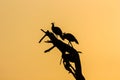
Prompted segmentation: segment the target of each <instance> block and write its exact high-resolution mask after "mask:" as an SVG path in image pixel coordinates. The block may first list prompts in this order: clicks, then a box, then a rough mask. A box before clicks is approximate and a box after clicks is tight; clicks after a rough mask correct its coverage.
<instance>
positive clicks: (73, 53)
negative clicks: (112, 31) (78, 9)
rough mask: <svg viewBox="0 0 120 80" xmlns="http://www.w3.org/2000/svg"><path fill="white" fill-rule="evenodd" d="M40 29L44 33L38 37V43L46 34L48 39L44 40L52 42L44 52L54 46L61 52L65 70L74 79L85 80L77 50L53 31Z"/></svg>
mask: <svg viewBox="0 0 120 80" xmlns="http://www.w3.org/2000/svg"><path fill="white" fill-rule="evenodd" d="M41 31H43V32H44V33H45V35H44V36H43V37H42V38H41V39H40V41H39V43H40V42H41V41H42V40H43V39H44V38H45V36H47V37H49V39H50V40H48V41H45V42H46V43H52V44H53V46H52V47H50V48H49V49H47V50H45V53H46V52H49V51H50V50H52V49H53V48H54V47H56V48H57V49H58V50H59V51H60V52H61V53H62V59H63V65H64V68H65V70H67V71H68V72H69V73H71V74H72V75H73V77H74V78H75V79H76V80H85V78H84V76H83V75H82V69H81V62H80V57H79V54H78V53H79V52H78V51H77V50H76V49H74V48H73V47H72V46H70V45H68V44H66V43H64V42H63V41H62V40H59V39H58V38H56V37H55V35H54V33H52V32H50V31H48V30H47V31H44V30H43V29H41ZM71 63H74V65H75V67H73V66H72V65H71Z"/></svg>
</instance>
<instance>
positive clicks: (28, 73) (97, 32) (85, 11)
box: [0, 0, 120, 80]
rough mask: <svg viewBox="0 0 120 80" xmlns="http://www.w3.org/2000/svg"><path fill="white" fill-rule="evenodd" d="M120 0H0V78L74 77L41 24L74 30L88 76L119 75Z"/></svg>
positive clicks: (109, 79)
mask: <svg viewBox="0 0 120 80" xmlns="http://www.w3.org/2000/svg"><path fill="white" fill-rule="evenodd" d="M119 4H120V1H119V0H0V80H74V78H73V76H72V75H71V74H68V72H67V71H66V70H64V67H63V65H59V61H60V57H61V53H60V52H59V51H58V50H57V49H53V50H52V51H51V52H50V53H49V54H44V50H46V49H48V48H49V47H51V46H52V45H51V44H45V43H44V41H43V42H41V44H38V41H39V39H40V38H41V37H42V36H43V35H44V33H43V32H41V31H40V29H41V28H42V29H44V30H47V29H48V30H50V29H51V24H50V23H51V22H55V25H57V26H59V27H61V29H62V30H63V31H64V32H70V33H72V34H74V35H75V37H76V38H77V39H78V41H79V45H77V44H74V45H75V48H76V49H77V50H81V51H82V52H83V54H81V56H80V57H81V62H82V70H83V74H84V76H85V78H86V80H120V76H119V75H120V73H119V72H120V62H119V61H120V22H119V21H120V5H119ZM47 39H48V38H46V39H45V40H47Z"/></svg>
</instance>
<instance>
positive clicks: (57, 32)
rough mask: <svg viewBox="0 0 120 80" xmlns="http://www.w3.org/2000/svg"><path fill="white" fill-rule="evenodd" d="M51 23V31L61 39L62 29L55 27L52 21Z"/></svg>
mask: <svg viewBox="0 0 120 80" xmlns="http://www.w3.org/2000/svg"><path fill="white" fill-rule="evenodd" d="M51 24H52V28H51V29H52V32H53V33H55V34H56V35H57V36H58V35H59V36H60V37H61V38H62V39H63V37H62V30H61V29H60V28H59V27H56V26H55V25H54V23H51Z"/></svg>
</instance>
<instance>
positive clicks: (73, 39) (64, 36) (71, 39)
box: [62, 33, 79, 47]
mask: <svg viewBox="0 0 120 80" xmlns="http://www.w3.org/2000/svg"><path fill="white" fill-rule="evenodd" d="M62 38H63V40H64V39H67V40H68V41H69V42H68V44H70V45H71V46H72V43H71V42H75V43H76V44H79V43H78V41H77V39H76V38H75V37H74V36H73V35H72V34H71V33H63V36H62ZM72 47H73V46H72Z"/></svg>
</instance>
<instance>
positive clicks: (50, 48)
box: [44, 46, 55, 53]
mask: <svg viewBox="0 0 120 80" xmlns="http://www.w3.org/2000/svg"><path fill="white" fill-rule="evenodd" d="M54 47H55V46H52V47H51V48H49V49H47V50H45V51H44V52H45V53H46V52H49V51H50V50H52V49H53V48H54Z"/></svg>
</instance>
